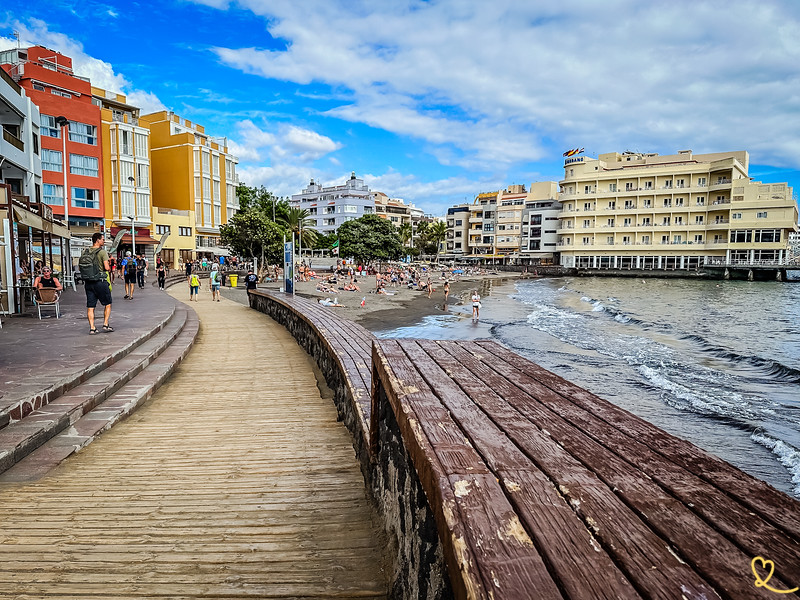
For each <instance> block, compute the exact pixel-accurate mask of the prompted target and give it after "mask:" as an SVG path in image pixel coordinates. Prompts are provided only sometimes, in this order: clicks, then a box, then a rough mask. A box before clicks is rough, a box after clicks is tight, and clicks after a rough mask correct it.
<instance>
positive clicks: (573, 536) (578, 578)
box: [400, 340, 640, 600]
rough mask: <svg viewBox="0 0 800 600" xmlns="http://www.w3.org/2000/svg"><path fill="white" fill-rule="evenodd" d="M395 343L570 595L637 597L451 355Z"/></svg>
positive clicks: (425, 344) (422, 344)
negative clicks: (484, 405)
mask: <svg viewBox="0 0 800 600" xmlns="http://www.w3.org/2000/svg"><path fill="white" fill-rule="evenodd" d="M400 345H401V347H402V348H403V350H404V351H405V353H406V355H407V356H408V357H409V359H410V360H411V362H412V363H413V364H414V366H415V367H416V369H417V370H418V371H419V373H420V375H421V376H422V377H423V378H424V379H425V381H426V383H427V384H428V385H429V386H430V388H431V389H432V390H435V393H436V395H437V396H439V398H440V400H441V402H442V403H443V404H444V405H445V406H446V407H447V408H448V409H449V411H450V412H451V414H452V416H453V418H454V419H455V420H456V422H457V423H458V425H459V426H460V427H461V429H462V431H463V432H464V435H465V437H467V438H468V439H469V441H470V442H471V443H472V445H473V446H474V447H475V448H476V449H477V450H478V452H480V454H481V456H482V457H483V459H484V460H485V461H486V463H487V465H488V466H489V468H490V469H491V470H492V472H493V474H494V475H495V477H498V478H499V479H500V482H501V484H502V485H503V487H504V488H505V491H506V496H507V497H508V498H509V499H510V500H511V501H512V502H514V504H515V506H516V507H517V510H518V512H519V514H520V515H522V516H523V517H525V518H524V519H523V520H522V525H523V526H525V529H526V531H527V533H528V534H529V535H530V536H531V537H532V538H533V540H534V542H535V543H536V548H537V551H538V552H539V553H540V554H542V555H543V556H544V557H545V559H546V561H547V563H548V565H549V566H550V570H551V571H553V572H555V574H556V575H557V578H558V581H559V584H560V587H561V588H563V589H564V590H565V591H566V592H567V593H568V595H569V597H570V598H576V599H577V598H586V599H587V600H588V599H595V598H639V597H640V596H639V594H638V593H636V591H635V589H634V588H633V586H632V585H631V584H630V582H629V581H628V580H627V579H626V578H625V576H624V575H623V574H622V573H621V572H620V571H619V569H618V568H617V567H616V566H615V565H614V563H613V562H612V560H611V559H610V558H609V556H608V555H607V554H606V553H605V551H603V550H601V549H600V547H599V544H597V542H595V541H594V539H593V536H592V535H591V533H590V532H589V529H588V528H587V527H586V526H585V525H584V523H583V522H582V521H581V520H579V519H578V518H577V516H576V515H575V513H574V512H573V511H572V510H571V509H570V507H569V505H568V504H567V502H566V500H565V499H564V498H563V497H562V496H561V495H559V493H558V491H557V490H556V488H555V485H554V484H553V482H552V481H551V480H550V479H549V478H548V477H547V476H546V475H544V474H543V473H542V472H541V471H540V470H539V469H538V468H537V467H536V466H535V465H534V464H533V463H532V462H531V460H530V458H528V457H527V456H525V454H524V453H523V452H522V451H521V450H520V449H519V448H518V447H517V446H516V445H515V444H514V443H513V441H512V440H511V439H509V438H508V436H507V435H506V433H505V432H504V431H503V430H502V429H500V427H498V426H497V424H495V423H494V422H493V421H492V419H491V418H490V416H489V415H487V414H486V413H484V411H483V410H482V409H481V407H479V406H478V404H476V403H475V401H474V400H473V397H470V395H469V392H468V390H467V388H466V387H465V386H463V381H459V383H458V384H457V383H456V381H454V380H453V379H452V378H451V377H452V376H453V372H452V371H451V370H450V365H451V364H452V360H450V359H452V357H450V355H448V354H447V353H445V352H443V351H441V349H440V348H439V347H438V345H437V344H436V342H430V341H424V340H419V341H415V340H403V341H401V342H400ZM440 360H441V361H442V362H443V363H444V364H442V363H440V362H439V361H440ZM456 366H457V367H458V366H459V365H456ZM443 369H444V370H443ZM445 371H447V372H445ZM459 384H460V385H461V387H459ZM465 392H467V393H465ZM509 474H510V475H511V478H509V477H508V475H509ZM519 509H522V510H521V511H520V510H519Z"/></svg>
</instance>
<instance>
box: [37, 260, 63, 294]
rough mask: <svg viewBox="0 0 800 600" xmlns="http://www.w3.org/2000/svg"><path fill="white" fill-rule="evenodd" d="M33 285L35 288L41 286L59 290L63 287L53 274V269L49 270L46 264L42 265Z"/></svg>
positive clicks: (38, 288)
mask: <svg viewBox="0 0 800 600" xmlns="http://www.w3.org/2000/svg"><path fill="white" fill-rule="evenodd" d="M33 287H34V288H35V289H37V290H41V289H42V288H52V289H54V290H58V291H61V290H63V289H64V288H63V287H62V285H61V282H60V281H59V280H58V278H57V277H56V276H55V275H53V271H52V270H50V267H48V266H44V267H42V274H41V275H39V276H38V277H37V278H36V279H35V280H34V282H33Z"/></svg>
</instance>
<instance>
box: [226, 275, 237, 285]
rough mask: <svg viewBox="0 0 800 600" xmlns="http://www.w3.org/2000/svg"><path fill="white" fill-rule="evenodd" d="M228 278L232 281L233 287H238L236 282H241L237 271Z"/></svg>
mask: <svg viewBox="0 0 800 600" xmlns="http://www.w3.org/2000/svg"><path fill="white" fill-rule="evenodd" d="M228 279H230V281H231V287H236V284H237V283H239V276H238V275H237V274H235V273H231V274H230V275H228Z"/></svg>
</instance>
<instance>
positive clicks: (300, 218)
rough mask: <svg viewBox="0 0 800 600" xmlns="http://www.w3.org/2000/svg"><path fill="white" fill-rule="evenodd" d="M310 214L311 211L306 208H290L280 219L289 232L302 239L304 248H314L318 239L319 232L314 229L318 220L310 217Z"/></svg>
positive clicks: (279, 221)
mask: <svg viewBox="0 0 800 600" xmlns="http://www.w3.org/2000/svg"><path fill="white" fill-rule="evenodd" d="M310 215H311V213H310V212H308V210H306V209H305V208H289V209H288V211H287V213H286V216H285V217H281V218H280V219H279V220H278V223H280V224H281V225H283V228H284V229H285V230H286V231H287V233H289V234H292V233H293V234H294V235H295V238H296V239H299V240H300V243H301V246H302V247H304V248H313V247H314V244H315V242H316V241H317V235H318V233H317V230H316V229H314V226H315V225H316V224H317V222H316V221H315V220H314V219H309V218H308V217H309V216H310Z"/></svg>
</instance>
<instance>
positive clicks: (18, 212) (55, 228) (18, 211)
mask: <svg viewBox="0 0 800 600" xmlns="http://www.w3.org/2000/svg"><path fill="white" fill-rule="evenodd" d="M14 219H15V220H16V221H17V223H21V224H22V225H27V226H28V227H33V228H34V229H38V230H39V231H47V232H48V233H52V234H53V235H55V236H58V237H60V238H64V239H67V240H68V239H70V238H71V237H72V235H71V234H70V232H69V229H67V228H66V227H64V226H63V225H58V224H57V223H53V222H52V221H47V220H45V219H43V218H42V217H40V216H39V215H37V214H35V213H32V212H31V211H29V210H26V209H24V208H22V207H21V206H15V207H14Z"/></svg>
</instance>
